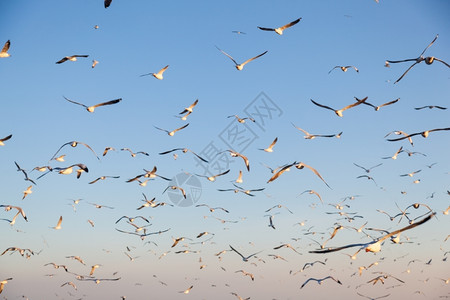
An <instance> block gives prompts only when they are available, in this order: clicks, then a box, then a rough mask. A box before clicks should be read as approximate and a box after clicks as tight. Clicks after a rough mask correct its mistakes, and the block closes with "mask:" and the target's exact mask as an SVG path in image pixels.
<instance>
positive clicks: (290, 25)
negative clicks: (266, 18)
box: [258, 18, 302, 35]
mask: <svg viewBox="0 0 450 300" xmlns="http://www.w3.org/2000/svg"><path fill="white" fill-rule="evenodd" d="M301 19H302V18H298V19H297V20H295V21H292V22H291V23H289V24H286V25H284V26H281V27H278V28H266V27H259V26H258V28H259V29H261V30H264V31H275V32H276V33H277V34H279V35H282V34H283V31H284V30H285V29H287V28H289V27H292V26H294V25H295V24H297V23H298V22H300V20H301Z"/></svg>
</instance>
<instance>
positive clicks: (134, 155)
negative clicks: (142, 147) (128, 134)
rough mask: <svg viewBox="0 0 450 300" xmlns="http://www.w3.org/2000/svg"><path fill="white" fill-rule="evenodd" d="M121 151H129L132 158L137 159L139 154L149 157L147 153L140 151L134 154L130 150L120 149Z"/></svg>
mask: <svg viewBox="0 0 450 300" xmlns="http://www.w3.org/2000/svg"><path fill="white" fill-rule="evenodd" d="M120 151H128V152H130V154H131V157H136V155H137V154H142V155H145V156H149V154H148V153H147V152H144V151H138V152H136V153H134V152H133V151H132V150H131V149H130V148H122V149H120Z"/></svg>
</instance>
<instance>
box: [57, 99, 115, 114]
mask: <svg viewBox="0 0 450 300" xmlns="http://www.w3.org/2000/svg"><path fill="white" fill-rule="evenodd" d="M63 97H64V96H63ZM64 99H66V100H67V101H69V102H71V103H74V104H78V105H81V106H83V107H85V108H86V110H87V111H88V112H90V113H93V112H94V110H95V109H96V108H97V107H100V106H105V105H111V104H116V103H119V102H120V101H122V98H119V99H114V100H111V101H107V102H103V103H99V104H96V105H92V106H87V105H84V104H83V103H79V102H75V101H73V100H70V99H68V98H66V97H64Z"/></svg>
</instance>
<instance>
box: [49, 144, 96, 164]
mask: <svg viewBox="0 0 450 300" xmlns="http://www.w3.org/2000/svg"><path fill="white" fill-rule="evenodd" d="M78 144H81V145H83V146H85V147H86V148H88V149H89V150H91V152H92V153H94V155H95V157H97V159H98V160H100V158H99V157H98V155H97V154H96V153H95V151H94V150H92V148H91V147H90V146H89V145H88V144H85V143H82V142H78V141H71V142H67V143H65V144H63V145H62V146H61V147H59V149H58V151H56V153H55V154H54V155H53V156H52V158H50V160H53V159H54V158H55V157H56V155H57V154H58V153H59V151H61V149H62V148H63V147H64V146H67V145H70V146H72V147H76V146H78Z"/></svg>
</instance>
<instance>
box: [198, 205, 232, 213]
mask: <svg viewBox="0 0 450 300" xmlns="http://www.w3.org/2000/svg"><path fill="white" fill-rule="evenodd" d="M202 206H205V207H207V208H208V209H209V211H210V212H214V211H215V210H216V209H220V210H223V211H224V212H226V213H229V211H228V210H227V209H225V208H223V207H210V206H209V205H208V204H197V205H196V206H195V207H202Z"/></svg>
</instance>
